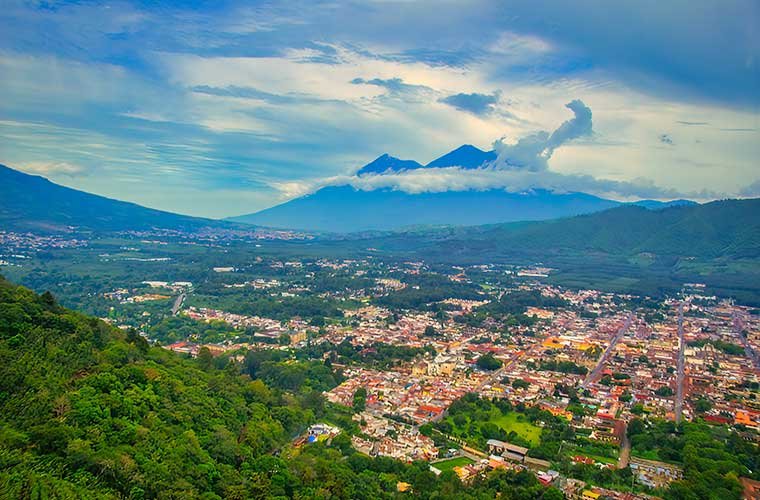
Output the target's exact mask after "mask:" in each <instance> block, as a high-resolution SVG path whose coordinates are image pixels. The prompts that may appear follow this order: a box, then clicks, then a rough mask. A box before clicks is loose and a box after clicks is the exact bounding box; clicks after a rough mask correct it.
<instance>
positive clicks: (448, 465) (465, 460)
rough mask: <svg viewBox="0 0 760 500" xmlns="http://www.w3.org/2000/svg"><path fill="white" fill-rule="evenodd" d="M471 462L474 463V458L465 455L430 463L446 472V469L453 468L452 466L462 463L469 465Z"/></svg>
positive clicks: (461, 464)
mask: <svg viewBox="0 0 760 500" xmlns="http://www.w3.org/2000/svg"><path fill="white" fill-rule="evenodd" d="M472 463H475V462H474V460H472V459H469V458H467V457H456V458H451V459H449V460H443V461H441V462H436V463H434V464H430V465H432V466H433V467H435V468H436V469H438V470H440V471H441V472H446V471H447V470H454V467H462V466H463V465H470V464H472Z"/></svg>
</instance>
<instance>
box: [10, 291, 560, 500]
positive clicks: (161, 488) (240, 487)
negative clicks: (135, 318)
mask: <svg viewBox="0 0 760 500" xmlns="http://www.w3.org/2000/svg"><path fill="white" fill-rule="evenodd" d="M270 352H271V353H274V354H275V355H271V356H270V354H269V353H270ZM249 354H253V355H252V356H249V359H246V362H245V363H242V364H232V363H230V364H227V365H226V366H225V365H222V367H221V368H218V367H216V365H217V364H218V362H217V361H218V360H213V359H212V358H211V357H210V356H209V355H207V353H205V354H204V353H203V352H202V354H201V355H199V357H198V359H195V360H193V359H188V358H183V357H180V356H178V355H175V354H174V353H171V352H169V351H166V350H163V349H161V348H158V347H151V346H149V345H148V344H147V343H146V342H145V340H143V339H142V338H141V337H140V336H139V335H136V334H134V333H129V332H122V331H120V330H117V329H114V328H112V327H110V326H109V325H107V324H106V323H104V322H102V321H100V320H98V319H95V318H91V317H87V316H84V315H82V314H79V313H75V312H72V311H69V310H67V309H64V308H62V307H60V306H59V305H57V303H56V301H55V300H54V298H53V297H52V295H50V294H48V293H45V294H42V295H36V294H34V293H33V292H31V291H29V290H28V289H26V288H23V287H20V286H15V285H13V284H11V283H9V282H7V281H5V280H4V279H2V278H0V498H14V499H27V498H29V499H56V498H59V499H70V498H85V499H86V498H92V499H95V498H97V499H102V498H129V499H143V498H161V499H193V498H203V499H219V498H229V499H244V498H346V499H348V498H366V499H377V498H397V497H409V493H406V494H401V493H398V492H397V483H398V482H399V481H403V482H408V483H409V484H410V485H411V488H412V491H413V492H414V496H415V497H418V498H494V497H495V496H497V494H498V493H499V492H501V498H507V499H509V498H515V499H517V498H535V497H537V496H539V495H540V494H542V493H544V498H554V499H556V498H561V494H560V493H559V492H558V491H556V490H552V489H549V490H545V489H544V488H543V487H542V486H541V485H540V484H538V481H537V480H536V479H535V477H534V476H533V475H532V474H529V473H527V472H526V473H518V474H515V473H510V472H498V473H494V474H491V475H489V476H488V477H485V478H483V479H479V480H478V481H476V482H475V483H474V484H473V485H471V486H468V487H465V486H463V485H462V484H461V483H460V482H459V480H458V479H457V478H456V476H455V475H454V474H453V473H447V474H444V475H442V476H441V477H440V478H436V477H435V476H434V475H433V474H432V472H430V471H429V470H428V465H427V463H414V464H404V463H402V462H398V461H395V460H391V459H385V458H376V459H370V458H369V457H366V456H364V455H360V454H358V453H356V452H354V451H353V449H352V448H351V445H350V440H349V436H348V435H347V433H346V432H344V433H342V434H340V435H338V436H337V437H336V438H334V439H333V440H332V443H331V445H329V446H327V445H325V444H313V445H308V446H305V447H303V448H300V449H296V448H293V447H292V446H291V445H290V443H291V440H292V438H293V437H295V436H296V435H298V434H299V433H300V432H302V431H303V430H304V429H305V427H306V426H307V425H308V424H310V423H312V422H314V421H316V420H317V419H318V418H325V419H328V420H329V419H331V418H332V419H337V418H338V417H339V414H336V415H332V414H331V412H333V411H338V413H340V412H339V410H330V409H329V408H326V407H325V402H324V400H323V399H322V397H321V392H320V391H321V390H323V389H324V388H326V387H329V386H330V385H329V384H332V385H334V384H335V381H334V379H333V376H332V374H331V373H330V370H329V369H328V368H327V367H325V366H324V365H321V364H319V365H314V363H315V362H298V361H295V360H281V359H280V358H281V357H282V353H280V351H258V352H257V353H249ZM262 359H270V360H269V361H263V362H262ZM243 372H244V373H245V374H241V373H243ZM295 372H298V373H300V374H301V375H304V376H305V377H307V378H308V377H312V378H314V377H317V378H319V380H316V381H315V380H310V379H304V378H303V377H301V378H299V379H298V383H297V384H289V383H287V381H288V380H290V379H292V377H291V376H289V375H288V374H290V375H292V374H293V373H295ZM249 373H254V374H259V373H260V374H261V375H260V376H261V377H262V379H264V380H267V382H266V383H265V382H264V381H263V380H258V379H251V378H250V377H249V375H248V374H249ZM257 376H258V375H257ZM325 384H328V385H327V386H325ZM312 387H313V389H312ZM354 427H355V424H354ZM345 428H346V429H348V430H349V431H350V428H351V421H350V419H348V421H347V422H346V425H345ZM557 495H559V497H558V496H557Z"/></svg>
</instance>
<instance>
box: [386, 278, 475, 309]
mask: <svg viewBox="0 0 760 500" xmlns="http://www.w3.org/2000/svg"><path fill="white" fill-rule="evenodd" d="M405 279H406V280H407V281H408V284H407V286H406V287H405V288H403V289H401V290H398V291H395V292H391V293H389V294H387V295H383V296H380V297H378V298H377V299H375V302H376V303H377V304H378V305H381V306H384V307H388V308H391V309H425V308H426V306H428V305H429V304H431V303H433V302H438V301H440V300H444V299H449V298H457V299H472V300H478V299H481V298H482V295H481V294H480V292H479V290H478V288H477V287H476V286H474V285H472V284H469V283H459V282H455V281H451V280H450V279H449V278H448V277H446V276H443V275H440V274H432V273H431V274H421V275H418V276H412V277H406V278H405Z"/></svg>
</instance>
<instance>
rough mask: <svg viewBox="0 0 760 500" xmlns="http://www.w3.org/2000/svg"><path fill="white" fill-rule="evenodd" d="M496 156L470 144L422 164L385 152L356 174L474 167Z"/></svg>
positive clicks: (492, 152) (493, 152) (494, 153)
mask: <svg viewBox="0 0 760 500" xmlns="http://www.w3.org/2000/svg"><path fill="white" fill-rule="evenodd" d="M496 156H497V155H496V152H495V151H483V150H482V149H478V148H476V147H475V146H472V145H470V144H464V145H462V146H459V147H458V148H456V149H455V150H453V151H450V152H448V153H446V154H445V155H443V156H441V157H439V158H436V159H435V160H433V161H431V162H430V163H428V164H427V165H422V164H421V163H419V162H416V161H414V160H401V159H399V158H395V157H393V156H391V155H389V154H388V153H385V154H383V155H381V156H379V157H378V158H377V159H376V160H374V161H372V162H371V163H368V164H366V165H365V166H363V167H362V168H361V169H359V171H358V172H357V173H356V174H357V175H366V174H383V173H392V172H402V171H405V170H416V169H419V168H445V167H461V168H466V169H475V168H479V167H481V166H483V164H484V163H487V162H491V161H493V160H495V159H496Z"/></svg>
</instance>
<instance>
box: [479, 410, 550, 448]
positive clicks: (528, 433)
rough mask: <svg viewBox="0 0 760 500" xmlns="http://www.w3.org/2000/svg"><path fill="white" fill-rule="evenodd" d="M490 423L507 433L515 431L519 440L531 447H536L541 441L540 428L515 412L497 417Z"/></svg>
mask: <svg viewBox="0 0 760 500" xmlns="http://www.w3.org/2000/svg"><path fill="white" fill-rule="evenodd" d="M491 422H493V423H494V424H496V425H498V426H499V427H501V428H502V429H504V430H505V431H507V432H511V431H515V433H516V434H517V435H518V436H520V437H521V438H523V439H525V440H526V441H528V442H529V443H530V444H531V446H538V444H539V442H540V439H541V428H540V427H537V426H535V425H533V424H532V423H530V421H529V420H528V419H527V418H526V417H525V416H524V415H522V414H520V413H517V412H512V413H507V414H506V415H499V416H498V417H495V418H493V419H491Z"/></svg>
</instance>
